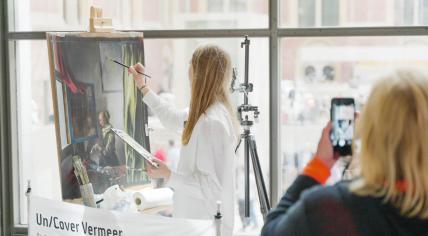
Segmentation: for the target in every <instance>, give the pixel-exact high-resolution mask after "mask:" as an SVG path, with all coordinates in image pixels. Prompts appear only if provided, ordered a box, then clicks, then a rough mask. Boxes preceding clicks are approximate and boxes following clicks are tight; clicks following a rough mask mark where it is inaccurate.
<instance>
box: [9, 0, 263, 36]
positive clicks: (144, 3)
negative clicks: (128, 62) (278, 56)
mask: <svg viewBox="0 0 428 236" xmlns="http://www.w3.org/2000/svg"><path fill="white" fill-rule="evenodd" d="M9 4H13V9H14V14H15V17H14V22H15V27H14V28H15V30H16V31H40V30H46V31H53V30H63V31H70V30H87V29H88V24H89V23H88V22H89V8H90V6H91V5H96V6H100V7H102V8H103V11H104V16H105V17H108V18H113V25H114V28H115V29H119V30H130V29H132V30H149V29H213V28H267V27H268V0H247V1H241V0H156V1H153V0H110V1H102V0H92V1H87V0H32V1H25V0H17V1H12V0H9ZM10 15H11V16H12V15H13V14H10Z"/></svg>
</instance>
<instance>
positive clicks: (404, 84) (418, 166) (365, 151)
mask: <svg viewBox="0 0 428 236" xmlns="http://www.w3.org/2000/svg"><path fill="white" fill-rule="evenodd" d="M356 138H360V140H361V146H360V148H361V149H360V153H359V157H360V168H361V178H360V179H358V180H356V181H354V182H353V183H352V184H351V191H353V192H355V193H356V194H359V195H364V196H375V197H381V198H383V200H384V202H385V203H391V204H393V205H394V206H395V207H396V208H398V209H399V210H400V212H401V214H402V215H405V216H408V217H417V218H421V219H427V218H428V76H427V75H426V74H424V73H422V72H420V71H414V70H409V69H401V70H397V71H396V72H395V73H393V74H392V75H390V76H386V77H385V78H383V79H382V80H381V81H379V82H378V83H377V84H376V85H375V87H374V89H373V91H372V92H371V95H370V97H369V99H368V101H367V104H366V105H365V107H364V110H363V112H362V114H361V118H360V120H359V121H358V124H357V130H356Z"/></svg>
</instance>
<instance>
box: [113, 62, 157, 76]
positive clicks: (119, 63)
mask: <svg viewBox="0 0 428 236" xmlns="http://www.w3.org/2000/svg"><path fill="white" fill-rule="evenodd" d="M109 59H110V60H111V61H112V62H114V63H116V64H118V65H121V66H123V67H125V68H128V69H129V66H127V65H125V64H123V63H121V62H119V61H116V60H113V59H111V58H109ZM137 73H138V74H140V75H144V76H146V77H147V78H152V77H150V75H146V74H144V73H141V72H139V71H137Z"/></svg>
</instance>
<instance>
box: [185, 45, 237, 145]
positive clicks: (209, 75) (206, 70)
mask: <svg viewBox="0 0 428 236" xmlns="http://www.w3.org/2000/svg"><path fill="white" fill-rule="evenodd" d="M190 64H191V65H190V66H191V68H190V69H191V71H192V79H191V98H190V108H189V109H190V110H189V118H188V120H187V122H186V125H185V127H184V130H183V134H182V137H181V142H182V143H183V144H184V145H186V144H188V143H189V140H190V137H191V135H192V132H193V128H194V127H195V125H196V122H197V121H198V120H199V117H201V116H202V115H203V114H204V113H205V111H206V110H207V109H208V108H209V107H210V106H211V105H213V104H214V103H216V102H220V103H222V104H223V105H225V106H226V108H227V109H228V110H229V112H230V115H231V116H232V118H235V116H234V110H233V108H232V105H231V102H230V99H229V96H228V91H229V90H228V87H229V84H230V80H231V78H232V66H231V60H230V56H229V54H228V53H227V52H225V51H224V50H223V49H221V48H219V47H217V46H214V45H205V46H201V47H199V48H197V49H196V50H195V51H194V52H193V56H192V59H191V63H190Z"/></svg>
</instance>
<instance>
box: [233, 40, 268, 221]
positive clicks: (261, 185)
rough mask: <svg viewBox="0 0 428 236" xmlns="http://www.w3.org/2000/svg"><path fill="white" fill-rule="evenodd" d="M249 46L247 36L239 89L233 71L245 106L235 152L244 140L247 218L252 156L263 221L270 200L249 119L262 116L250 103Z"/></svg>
mask: <svg viewBox="0 0 428 236" xmlns="http://www.w3.org/2000/svg"><path fill="white" fill-rule="evenodd" d="M249 46H250V40H249V39H248V36H245V40H244V42H242V43H241V48H242V47H245V76H244V83H242V84H240V85H239V87H237V88H235V87H234V86H235V81H236V70H235V69H233V79H232V84H231V91H232V92H235V91H238V92H240V93H243V94H244V104H242V105H240V106H239V107H238V114H239V121H240V124H241V126H242V128H243V130H244V132H243V133H242V134H241V140H240V142H239V144H238V146H237V147H236V150H235V152H236V151H237V150H238V148H239V146H240V144H241V141H242V140H244V170H245V217H249V216H250V156H251V162H252V165H253V170H254V177H255V181H256V186H257V193H258V196H259V201H260V211H261V213H262V215H263V219H265V218H266V215H267V213H268V211H269V210H270V204H269V198H268V195H267V191H266V185H265V182H264V179H263V173H262V169H261V167H260V161H259V156H258V153H257V146H256V140H255V138H254V135H253V134H252V133H251V127H252V126H253V124H254V122H253V121H252V120H250V119H249V118H248V114H249V113H251V114H252V115H253V117H254V120H257V119H258V116H259V114H260V112H259V110H258V107H257V106H252V105H250V104H249V103H248V94H249V93H250V92H252V91H253V84H252V83H249V82H248V65H249Z"/></svg>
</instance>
